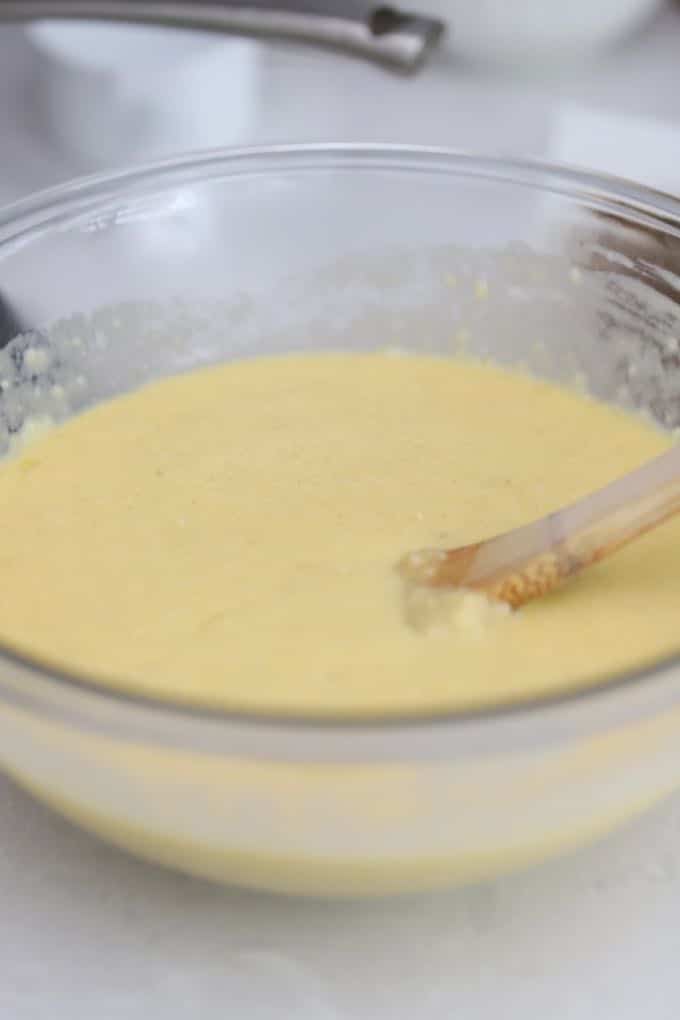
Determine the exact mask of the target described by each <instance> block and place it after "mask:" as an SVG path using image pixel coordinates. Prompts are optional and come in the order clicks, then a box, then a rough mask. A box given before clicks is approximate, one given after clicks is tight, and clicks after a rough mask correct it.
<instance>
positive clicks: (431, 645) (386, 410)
mask: <svg viewBox="0 0 680 1020" xmlns="http://www.w3.org/2000/svg"><path fill="white" fill-rule="evenodd" d="M669 442H670V440H669V439H667V438H666V437H665V436H664V435H662V434H661V433H660V432H659V431H657V430H656V429H654V428H653V427H652V426H651V425H647V424H645V423H644V422H642V421H641V420H639V419H637V418H635V417H633V416H631V415H627V414H626V413H624V412H621V411H617V410H614V409H612V408H609V407H606V406H604V405H602V404H598V403H596V402H595V401H592V400H590V399H587V398H585V397H583V396H580V395H578V394H576V393H575V392H571V391H569V390H567V389H562V388H559V387H557V386H554V385H550V384H547V383H545V382H541V381H537V380H536V379H533V378H530V377H529V376H525V375H522V374H519V373H511V372H508V371H505V370H503V369H501V368H499V367H495V366H492V365H489V364H481V363H475V362H472V361H463V360H455V359H451V360H449V359H438V358H429V357H424V356H394V355H388V354H371V355H354V354H333V355H314V356H302V355H301V356H292V355H291V356H287V357H280V358H258V359H254V360H250V361H241V362H234V363H229V364H224V365H221V366H218V367H215V368H210V369H206V370H202V371H198V372H195V373H192V374H189V375H184V376H180V377H176V378H172V379H167V380H164V381H162V382H159V383H155V384H153V385H150V386H147V387H146V388H144V389H141V390H139V391H138V392H135V393H133V394H130V395H128V396H125V397H121V398H119V399H116V400H114V401H112V402H110V403H107V404H103V405H100V406H98V407H96V408H95V409H93V410H91V411H88V412H87V413H85V414H83V415H81V416H80V417H77V418H75V419H73V420H71V421H69V422H68V423H67V424H65V425H63V426H62V427H59V428H56V429H55V430H53V431H52V432H51V433H49V434H48V435H47V436H46V437H44V438H41V439H39V440H37V441H36V442H34V443H33V444H31V445H30V446H29V447H28V448H27V449H26V450H25V451H24V452H23V453H21V454H20V455H19V456H17V457H15V458H13V459H11V460H7V461H5V463H4V464H3V465H2V467H1V468H0V519H1V521H2V527H1V528H0V571H1V573H2V584H1V585H0V641H1V642H2V643H5V644H7V645H10V646H12V647H14V648H16V649H18V650H20V651H23V652H25V653H29V654H30V655H32V656H35V657H38V658H39V659H41V660H46V661H48V662H50V663H55V664H59V665H60V666H62V667H64V668H67V669H70V670H74V671H76V672H77V673H80V674H84V675H87V676H89V677H92V678H94V679H97V680H99V681H101V682H102V683H105V684H107V685H110V686H115V687H120V688H122V689H132V690H135V691H142V692H145V693H147V694H152V695H156V696H160V697H172V698H181V699H186V700H189V701H193V702H201V703H207V704H210V705H216V706H218V705H219V706H224V707H232V706H236V707H239V708H247V709H254V710H282V711H288V712H299V711H303V712H312V713H319V712H322V713H343V714H354V713H356V714H361V713H373V712H381V713H382V712H409V711H422V710H446V709H451V708H460V707H468V706H479V705H485V704H489V703H493V702H503V701H508V700H512V699H516V698H519V697H526V696H531V695H542V694H546V693H548V692H554V691H558V690H561V689H564V688H568V687H573V686H578V685H584V684H587V683H590V682H594V681H596V680H599V679H602V678H603V677H605V676H607V675H609V674H612V673H615V672H616V671H619V670H622V669H623V670H625V669H630V668H631V667H635V666H639V665H641V664H644V663H647V662H650V661H651V660H654V659H657V658H659V657H662V656H665V655H668V654H669V653H671V652H673V651H674V650H676V649H677V648H678V646H679V645H680V639H679V634H680V630H679V627H678V606H680V522H677V521H676V522H671V523H670V524H668V525H666V526H664V527H663V528H660V529H658V530H657V531H656V532H654V533H652V534H650V535H648V536H647V537H645V538H644V539H642V540H640V541H638V542H636V543H634V544H633V545H632V546H630V547H629V548H627V549H626V550H624V551H623V552H621V553H620V554H619V555H617V556H615V557H614V558H612V559H611V560H610V561H608V562H606V563H604V564H602V565H600V566H598V567H595V568H593V569H592V570H590V571H588V572H587V573H585V574H584V575H583V576H582V577H581V578H580V579H578V580H577V581H575V582H573V583H571V584H570V585H568V586H567V587H565V588H564V589H563V590H561V591H560V592H558V593H556V594H555V595H553V596H551V597H549V598H546V599H544V600H542V601H538V602H536V603H533V604H531V605H528V606H526V607H525V608H524V609H522V610H521V611H519V612H516V613H509V612H508V613H502V612H500V611H499V612H493V611H486V612H480V608H482V607H480V605H478V604H471V603H469V602H467V603H465V604H461V603H457V602H455V601H452V602H451V603H450V604H447V606H446V608H445V611H442V610H441V607H440V610H439V612H438V614H436V618H435V619H433V620H430V621H429V623H428V625H427V626H418V625H414V620H413V619H411V618H409V612H408V604H407V600H405V593H404V589H403V582H402V580H401V578H400V577H399V575H398V573H397V571H396V569H395V564H396V563H397V561H398V560H399V559H400V557H401V556H403V554H404V553H405V552H407V551H409V550H412V549H418V548H420V547H424V546H440V545H441V546H455V545H460V544H463V543H466V542H471V541H474V540H477V539H479V538H482V537H485V536H488V535H491V534H494V533H496V532H499V531H502V530H504V529H507V528H512V527H515V526H517V525H519V524H522V523H524V522H527V521H529V520H531V519H533V518H535V517H537V516H539V515H542V514H545V513H547V512H548V511H550V510H553V509H555V508H557V507H559V506H561V505H563V504H565V503H568V502H570V501H572V500H574V499H576V498H578V497H580V496H582V495H584V494H586V493H587V492H588V491H590V490H592V489H594V488H597V487H599V486H601V485H603V484H604V483H606V482H607V481H609V480H611V479H613V478H614V477H616V476H618V475H621V474H622V473H624V472H626V471H628V470H630V469H632V468H634V467H636V466H637V465H639V464H640V463H641V462H642V461H644V460H645V459H647V458H649V457H652V456H654V455H655V454H657V453H659V452H661V451H662V450H663V449H664V448H666V447H667V446H668V444H669Z"/></svg>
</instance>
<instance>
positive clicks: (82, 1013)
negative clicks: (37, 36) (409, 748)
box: [0, 8, 680, 1020]
mask: <svg viewBox="0 0 680 1020" xmlns="http://www.w3.org/2000/svg"><path fill="white" fill-rule="evenodd" d="M245 45H246V50H245V51H244V50H242V49H241V50H240V51H239V52H240V57H239V59H241V58H243V56H244V53H245V54H246V57H247V62H248V63H249V67H250V71H248V76H247V77H244V78H242V79H241V85H239V86H238V87H239V88H244V87H245V86H244V85H243V82H247V95H245V93H244V94H243V95H241V93H239V95H240V96H241V98H240V99H239V100H238V102H239V103H246V104H247V116H244V115H243V110H242V109H241V108H240V107H239V110H240V113H239V116H236V115H235V114H234V112H233V111H234V110H235V109H236V106H235V103H234V96H233V94H232V95H231V106H229V102H227V99H226V98H225V97H227V95H228V92H226V91H225V92H222V93H221V94H220V92H219V91H217V92H216V93H214V95H215V97H216V99H217V101H218V110H221V111H222V114H223V116H221V118H219V117H217V116H215V117H208V118H206V117H205V116H203V117H201V118H198V115H197V116H196V117H195V118H194V117H192V111H191V110H189V111H188V116H186V117H185V119H184V120H183V121H182V126H181V127H178V128H177V130H176V133H173V132H174V130H175V129H174V128H173V127H172V125H171V126H170V127H168V125H167V124H166V125H165V126H164V127H163V129H162V130H159V131H157V132H156V135H155V139H154V141H153V143H150V142H148V139H147V141H145V140H144V137H143V138H142V139H141V141H140V140H139V139H137V138H135V139H133V138H130V139H128V140H127V142H126V141H125V139H123V141H122V142H121V146H120V149H121V151H120V159H119V160H115V161H116V162H120V163H124V162H128V161H132V160H135V161H136V160H138V159H139V160H141V159H144V158H147V157H149V156H156V155H160V154H163V153H164V152H169V151H172V150H176V149H181V148H185V147H187V143H189V144H191V142H192V141H194V140H195V137H196V128H195V124H196V123H198V122H199V120H200V131H201V132H202V135H201V141H202V143H203V144H214V145H218V144H222V143H245V142H260V141H284V140H322V139H333V140H339V139H343V140H356V139H363V140H367V139H372V140H382V141H409V142H425V143H433V144H447V145H453V146H456V147H459V148H460V147H462V148H476V149H485V150H487V151H501V152H515V153H520V152H523V153H527V152H529V153H532V154H534V155H544V156H548V157H550V158H559V159H563V160H568V161H571V162H576V163H582V164H588V163H590V164H593V165H595V164H597V165H598V166H600V167H601V168H603V169H610V170H614V171H618V172H619V173H623V174H626V173H627V174H629V175H630V176H634V177H638V178H644V179H646V180H648V181H649V182H650V183H652V184H655V185H657V186H659V187H663V188H666V189H667V190H676V191H678V192H680V152H679V150H678V138H680V9H678V8H676V9H675V10H674V11H673V10H670V9H669V10H668V12H667V13H666V14H665V15H662V16H661V18H660V19H659V20H658V21H656V22H655V23H654V24H653V25H651V26H650V27H649V29H648V30H646V31H645V32H644V33H642V34H640V35H639V36H638V37H636V38H635V39H633V40H631V41H630V42H629V43H628V44H626V45H625V46H623V47H621V48H619V49H618V50H617V51H615V52H612V53H610V54H608V55H607V56H605V57H603V58H601V60H600V61H599V62H598V63H597V64H596V65H595V64H592V65H588V66H584V67H582V68H580V69H579V70H578V71H576V70H572V71H569V72H567V71H563V72H560V73H559V74H555V75H554V76H553V77H552V78H551V79H550V81H540V80H538V79H533V80H532V79H530V78H525V79H524V80H521V81H520V80H517V79H510V80H508V79H505V78H504V77H503V76H502V75H501V74H500V73H498V74H496V75H493V76H492V75H489V74H483V73H481V72H480V71H474V70H472V69H465V68H463V67H460V66H459V65H458V64H457V63H456V62H455V61H454V60H453V59H452V58H451V57H446V56H442V57H441V58H440V59H439V60H438V61H436V62H435V63H434V64H433V65H432V66H431V67H429V68H427V69H426V70H425V71H424V72H423V74H422V75H421V76H420V77H419V78H417V79H413V80H410V81H408V80H399V79H395V78H391V77H389V76H387V75H385V74H384V73H383V72H381V71H379V70H377V69H375V68H372V67H369V66H365V65H363V64H361V63H355V62H352V61H348V60H344V59H342V58H337V57H330V56H321V55H320V54H318V53H316V52H312V51H308V50H299V49H296V48H291V47H287V46H278V47H264V46H260V45H257V44H245ZM226 52H228V49H227V50H225V53H226ZM234 52H235V51H234ZM251 58H252V59H251ZM253 67H254V68H255V73H254V74H253V73H252V69H253ZM214 73H215V72H214V71H213V74H214ZM220 73H225V74H227V72H226V71H225V72H220ZM218 79H219V75H218ZM217 83H218V84H219V81H217ZM43 86H44V82H43ZM41 87H42V86H41V85H40V79H39V78H38V77H37V76H36V66H35V58H34V56H32V53H31V50H30V48H29V46H28V44H27V43H26V40H25V36H24V35H23V34H22V32H20V31H19V30H18V29H14V28H3V29H1V30H0V140H1V148H0V200H10V199H12V198H15V197H18V196H19V195H21V194H23V193H25V192H26V191H29V190H33V189H35V188H37V187H42V186H45V185H47V184H50V183H53V182H56V181H58V180H61V179H63V178H65V177H67V176H71V175H73V174H75V173H78V172H83V171H87V170H91V169H96V168H97V163H98V159H97V156H96V153H94V154H93V152H92V150H90V151H89V153H88V150H87V149H86V148H85V149H81V150H80V151H78V152H76V151H74V150H73V148H72V147H69V145H68V144H65V143H64V139H63V136H61V140H59V138H58V137H57V134H58V133H55V130H54V125H52V127H50V125H49V123H47V119H46V116H45V105H44V95H43V93H41V91H40V90H41ZM154 87H156V88H158V90H159V92H158V97H159V102H160V94H161V91H162V87H163V86H162V83H159V82H158V80H157V84H156V86H154ZM230 87H231V86H230V83H229V80H228V74H227V78H226V79H225V84H224V88H225V89H227V90H228V89H229V88H230ZM220 95H221V97H222V98H221V105H219V101H220ZM41 97H42V98H41ZM237 105H238V104H237ZM228 110H231V111H232V113H231V115H230V116H227V115H226V113H225V111H227V112H228ZM94 112H95V114H96V113H97V111H96V109H95V111H94ZM614 115H615V116H614ZM650 117H651V118H654V119H655V120H656V121H659V123H655V122H654V121H650V120H649V118H650ZM102 123H103V124H104V125H105V124H106V120H105V116H104V110H103V109H102ZM192 125H193V126H192ZM192 132H193V134H192ZM603 139H604V141H603ZM0 904H1V905H2V910H1V912H0V1018H2V1020H5V1018H8V1020H23V1018H26V1020H48V1018H49V1020H61V1018H62V1017H63V1018H69V1020H92V1018H96V1020H109V1018H119V1017H121V1018H123V1017H124V1018H126V1020H142V1018H144V1020H154V1018H156V1017H158V1018H163V1020H175V1018H184V1017H200V1018H202V1020H203V1018H205V1020H212V1018H216V1020H217V1018H219V1020H232V1018H233V1020H242V1018H243V1020H246V1018H247V1020H283V1018H289V1017H295V1018H296V1020H297V1018H300V1020H306V1018H310V1020H382V1018H385V1020H387V1018H389V1020H414V1018H418V1020H459V1018H460V1020H477V1018H481V1020H485V1018H494V1020H495V1018H500V1017H503V1018H505V1017H508V1018H515V1017H517V1018H519V1017H523V1018H524V1017H530V1018H538V1017H541V1018H543V1017H559V1020H639V1018H641V1017H644V1018H645V1020H677V1018H678V1017H679V1016H680V969H679V968H678V965H677V947H678V945H679V940H678V923H679V922H680V797H677V798H675V800H674V801H671V802H669V803H666V804H665V805H662V806H659V807H658V808H657V809H656V810H655V811H653V812H652V813H651V814H649V815H648V816H647V817H646V818H644V819H641V820H640V821H638V822H636V823H634V824H632V825H630V826H629V827H628V828H627V829H625V830H624V831H622V832H620V833H618V834H616V835H614V836H611V837H610V838H609V839H607V840H605V841H604V842H602V843H600V844H599V845H597V846H595V847H593V848H591V849H588V850H584V851H582V852H580V853H578V854H575V855H572V856H571V857H569V858H568V859H565V860H563V861H557V862H552V863H549V864H547V865H545V866H543V867H541V868H538V869H535V870H533V871H531V872H529V873H525V874H521V875H518V876H514V877H511V878H507V879H504V880H502V881H498V882H492V883H489V884H486V885H482V886H478V887H475V888H471V889H466V890H458V891H453V892H450V893H446V894H440V895H437V896H434V897H429V898H424V899H415V900H404V901H392V902H384V903H374V904H366V905H357V904H354V905H350V904H345V905H342V904H341V905H332V904H331V905H328V904H318V903H302V904H301V903H299V902H293V901H285V900H280V899H274V898H271V897H266V896H256V895H251V894H241V893H238V892H228V891H222V890H219V889H216V888H214V887H212V886H210V885H208V884H205V883H201V882H198V881H192V880H189V879H186V878H183V877H179V876H176V875H173V874H171V873H168V872H163V871H161V870H158V869H155V868H152V867H149V866H147V865H144V864H141V863H138V862H136V861H134V860H132V859H130V858H128V857H126V856H124V855H123V854H120V853H118V852H116V851H114V850H110V849H108V848H107V847H105V846H103V845H102V844H100V843H98V842H96V841H95V840H93V839H91V838H89V837H88V836H86V835H84V834H82V833H80V832H78V831H76V830H75V829H73V828H71V827H70V826H69V825H67V824H66V823H65V822H62V821H61V820H59V819H57V818H55V817H53V816H52V815H50V814H49V813H48V812H47V811H46V810H44V809H43V808H41V807H39V806H38V805H36V804H34V803H33V802H32V801H31V800H30V799H29V798H28V797H26V796H25V795H24V794H23V793H21V792H20V791H19V790H17V789H16V788H15V787H14V786H13V785H12V784H11V783H10V782H9V781H6V780H2V779H0Z"/></svg>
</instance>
